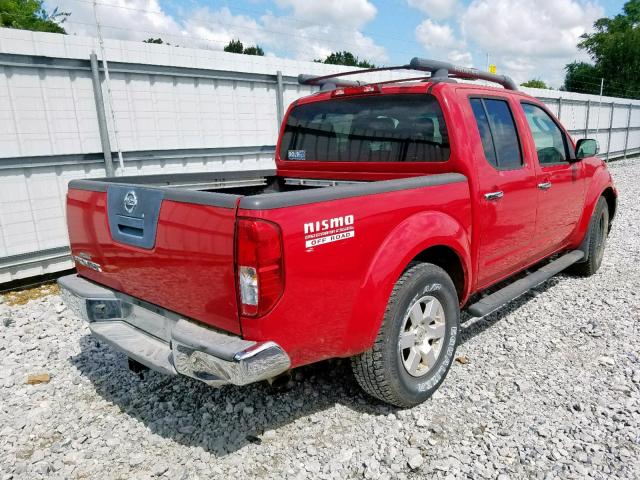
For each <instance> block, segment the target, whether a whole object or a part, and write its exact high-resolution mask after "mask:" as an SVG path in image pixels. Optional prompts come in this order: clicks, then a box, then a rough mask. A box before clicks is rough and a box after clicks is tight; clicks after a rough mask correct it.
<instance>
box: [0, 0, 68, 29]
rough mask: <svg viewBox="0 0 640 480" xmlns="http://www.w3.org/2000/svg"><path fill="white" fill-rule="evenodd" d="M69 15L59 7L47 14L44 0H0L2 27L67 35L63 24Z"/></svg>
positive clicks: (0, 21) (0, 24) (0, 23)
mask: <svg viewBox="0 0 640 480" xmlns="http://www.w3.org/2000/svg"><path fill="white" fill-rule="evenodd" d="M69 15H71V14H70V13H68V12H61V11H60V10H58V7H56V8H54V9H53V11H51V13H49V12H47V10H46V9H45V8H44V7H43V5H42V0H0V27H6V28H19V29H22V30H32V31H35V32H52V33H67V32H66V31H65V30H64V28H62V24H63V23H64V22H65V20H66V19H67V17H68V16H69Z"/></svg>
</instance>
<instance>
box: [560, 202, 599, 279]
mask: <svg viewBox="0 0 640 480" xmlns="http://www.w3.org/2000/svg"><path fill="white" fill-rule="evenodd" d="M608 234H609V207H608V206H607V201H606V200H605V198H604V197H600V198H599V199H598V203H597V204H596V208H595V210H594V211H593V215H592V216H591V221H590V222H589V231H588V235H589V242H588V244H587V251H586V252H585V253H586V254H587V255H588V258H587V260H586V261H584V262H581V263H575V264H573V265H572V266H571V269H570V271H571V273H574V274H576V275H580V276H583V277H590V276H591V275H593V274H595V273H596V272H597V271H598V269H599V268H600V265H601V264H602V258H603V256H604V250H605V247H606V245H607V236H608Z"/></svg>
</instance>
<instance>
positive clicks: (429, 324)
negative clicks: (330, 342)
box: [351, 263, 460, 407]
mask: <svg viewBox="0 0 640 480" xmlns="http://www.w3.org/2000/svg"><path fill="white" fill-rule="evenodd" d="M459 330H460V309H459V306H458V296H457V293H456V290H455V287H454V285H453V282H452V281H451V278H450V277H449V276H448V275H447V273H446V272H445V271H444V270H443V269H442V268H440V267H438V266H436V265H432V264H429V263H423V264H419V265H415V266H413V267H411V268H410V269H408V270H407V271H406V272H405V273H404V274H403V275H402V276H401V277H400V279H399V280H398V282H397V283H396V285H395V287H394V288H393V291H392V293H391V296H390V298H389V302H388V304H387V309H386V311H385V315H384V319H383V321H382V325H381V326H380V331H379V332H378V336H377V338H376V340H375V343H374V345H373V347H372V348H371V349H370V350H368V351H366V352H364V353H362V354H361V355H358V356H356V357H353V358H352V360H351V365H352V368H353V372H354V374H355V377H356V379H357V380H358V383H359V384H360V386H361V387H362V388H363V389H364V390H365V391H366V392H368V393H369V394H371V395H373V396H374V397H376V398H378V399H380V400H382V401H384V402H387V403H390V404H392V405H396V406H398V407H412V406H414V405H418V404H419V403H422V402H423V401H425V400H426V399H427V398H429V397H430V396H431V395H432V394H433V392H435V391H436V389H437V388H438V386H439V385H440V384H441V383H442V381H443V380H444V378H445V376H446V374H447V372H448V371H449V368H450V366H451V362H452V361H453V357H454V354H455V350H456V345H457V342H458V333H459Z"/></svg>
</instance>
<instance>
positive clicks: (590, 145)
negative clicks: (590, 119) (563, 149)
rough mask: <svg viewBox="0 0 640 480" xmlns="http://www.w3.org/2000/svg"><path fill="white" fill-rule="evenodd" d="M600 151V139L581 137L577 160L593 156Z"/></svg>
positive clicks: (578, 144)
mask: <svg viewBox="0 0 640 480" xmlns="http://www.w3.org/2000/svg"><path fill="white" fill-rule="evenodd" d="M599 151H600V146H599V145H598V141H597V140H594V139H592V138H581V139H580V140H578V143H577V144H576V160H582V159H583V158H587V157H593V156H594V155H597V154H598V152H599Z"/></svg>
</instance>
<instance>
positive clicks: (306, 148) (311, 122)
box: [280, 94, 450, 162]
mask: <svg viewBox="0 0 640 480" xmlns="http://www.w3.org/2000/svg"><path fill="white" fill-rule="evenodd" d="M449 154H450V148H449V136H448V134H447V128H446V126H445V123H444V117H443V115H442V109H441V108H440V105H439V104H438V101H437V100H436V99H435V98H434V97H433V96H431V95H423V94H420V95H418V94H400V95H380V96H377V95H376V96H367V97H352V98H341V99H335V100H327V101H324V102H315V103H309V104H306V105H300V106H298V107H295V108H294V109H293V110H291V113H290V114H289V117H288V118H287V124H286V126H285V129H284V134H283V137H282V142H281V144H280V158H281V159H282V160H294V161H305V160H306V161H320V162H444V161H446V160H448V159H449Z"/></svg>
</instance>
